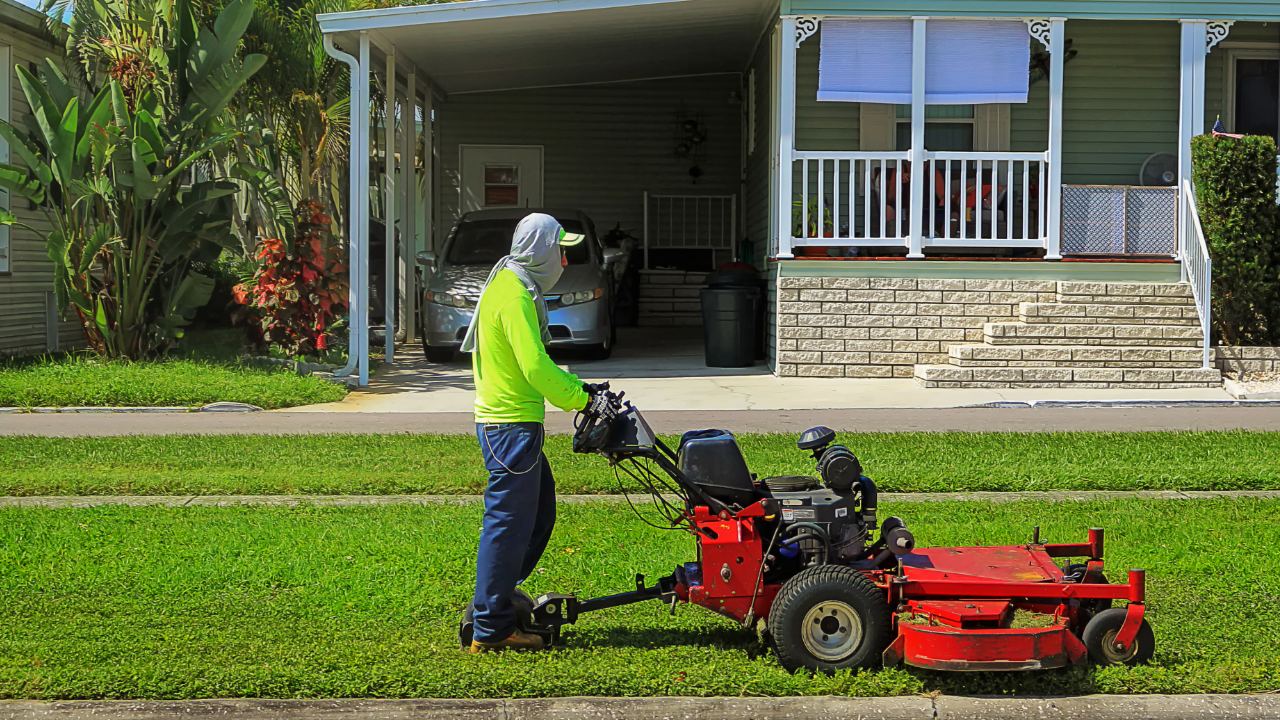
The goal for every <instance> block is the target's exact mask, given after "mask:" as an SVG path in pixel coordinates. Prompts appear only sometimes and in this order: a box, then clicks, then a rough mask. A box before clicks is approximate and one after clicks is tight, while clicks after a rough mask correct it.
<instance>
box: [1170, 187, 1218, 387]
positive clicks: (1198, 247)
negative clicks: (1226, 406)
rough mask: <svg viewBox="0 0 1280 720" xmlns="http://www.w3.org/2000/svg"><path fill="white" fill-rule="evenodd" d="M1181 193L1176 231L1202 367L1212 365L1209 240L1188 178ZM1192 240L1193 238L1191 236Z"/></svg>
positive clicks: (1211, 263) (1211, 289) (1211, 262)
mask: <svg viewBox="0 0 1280 720" xmlns="http://www.w3.org/2000/svg"><path fill="white" fill-rule="evenodd" d="M1182 196H1183V197H1184V198H1186V201H1185V203H1184V204H1185V206H1186V209H1187V212H1186V216H1185V218H1184V220H1183V226H1182V232H1181V233H1179V234H1178V241H1179V253H1178V255H1179V259H1180V260H1181V261H1182V266H1183V269H1184V271H1185V272H1186V274H1187V280H1188V283H1189V284H1190V285H1191V294H1192V295H1193V296H1194V298H1195V302H1196V313H1197V314H1198V315H1199V316H1200V330H1201V333H1202V337H1203V344H1204V367H1205V369H1208V368H1211V367H1213V365H1214V364H1213V362H1212V360H1211V359H1210V355H1211V353H1212V350H1213V349H1212V348H1211V347H1209V329H1210V319H1211V317H1210V310H1211V305H1210V300H1211V295H1212V292H1213V261H1212V260H1211V259H1210V257H1209V243H1208V242H1206V241H1205V238H1204V227H1203V226H1202V225H1201V224H1200V211H1199V209H1197V208H1196V194H1195V187H1194V186H1193V185H1192V184H1191V181H1190V180H1186V179H1184V180H1183V181H1182ZM1193 235H1194V237H1195V242H1192V241H1191V239H1192V236H1193Z"/></svg>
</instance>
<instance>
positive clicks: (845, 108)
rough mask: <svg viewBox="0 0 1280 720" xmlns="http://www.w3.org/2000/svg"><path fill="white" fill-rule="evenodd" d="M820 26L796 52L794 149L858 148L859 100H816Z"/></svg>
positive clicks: (852, 150) (846, 150)
mask: <svg viewBox="0 0 1280 720" xmlns="http://www.w3.org/2000/svg"><path fill="white" fill-rule="evenodd" d="M821 44H822V26H821V24H819V26H818V32H817V33H816V34H815V35H814V36H813V37H811V38H809V39H808V40H805V41H804V42H803V43H801V44H800V48H799V49H798V50H797V52H796V149H797V150H829V151H832V152H854V151H857V150H858V133H859V124H858V107H859V105H858V103H847V102H818V57H819V55H820V54H821V53H820V52H819V49H820V46H821Z"/></svg>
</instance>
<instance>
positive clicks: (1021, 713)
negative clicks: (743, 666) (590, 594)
mask: <svg viewBox="0 0 1280 720" xmlns="http://www.w3.org/2000/svg"><path fill="white" fill-rule="evenodd" d="M1277 717H1280V696H1276V695H1085V696H1076V697H1048V698H1045V697H1024V698H1017V697H1015V698H991V697H965V696H954V695H937V696H924V697H921V696H908V697H887V698H859V697H853V698H844V697H786V698H741V697H738V698H732V697H713V698H701V697H654V698H606V697H568V698H545V699H529V700H501V699H499V700H452V699H418V700H252V699H245V700H187V701H163V700H161V701H140V700H124V701H83V700H82V701H69V702H48V703H45V702H29V701H0V720H37V719H39V720H91V719H92V720H177V719H178V718H234V719H235V720H327V719H329V718H333V719H335V720H692V719H695V718H696V719H697V720H801V719H804V718H830V719H832V720H835V719H837V718H838V719H841V720H843V719H845V718H847V719H848V720H863V719H864V718H875V719H876V720H1026V719H1027V718H1054V719H1055V720H1139V719H1141V720H1201V719H1203V720H1209V719H1210V718H1213V719H1214V720H1218V719H1220V718H1238V719H1239V720H1253V719H1255V718H1257V719H1261V718H1277Z"/></svg>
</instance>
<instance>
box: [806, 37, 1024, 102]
mask: <svg viewBox="0 0 1280 720" xmlns="http://www.w3.org/2000/svg"><path fill="white" fill-rule="evenodd" d="M911 26H912V22H911V21H910V20H896V19H895V20H868V19H834V20H824V21H823V22H822V44H821V49H820V52H821V54H820V58H819V62H818V100H820V101H828V102H870V103H888V104H894V105H910V104H911V34H912V29H911ZM925 29H926V34H925V103H926V104H928V105H977V104H986V103H1025V102H1026V101H1027V84H1028V83H1027V65H1028V64H1029V62H1030V60H1031V41H1030V35H1029V33H1028V32H1027V27H1026V25H1025V24H1024V23H1023V22H1022V21H1021V20H930V21H928V22H927V23H926V25H925Z"/></svg>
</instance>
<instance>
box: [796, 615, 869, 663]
mask: <svg viewBox="0 0 1280 720" xmlns="http://www.w3.org/2000/svg"><path fill="white" fill-rule="evenodd" d="M800 637H801V639H803V640H804V646H805V649H807V650H808V651H809V652H810V653H811V654H812V655H813V656H814V657H816V658H818V659H819V660H823V661H825V662H839V661H840V660H843V659H844V658H846V657H848V656H849V655H851V654H852V653H853V652H854V651H855V650H857V649H858V646H859V645H861V644H862V620H861V619H860V618H859V617H858V614H857V613H856V612H854V610H853V608H852V607H850V606H849V605H848V604H846V603H843V602H840V601H838V600H833V601H829V602H823V603H818V604H817V605H814V606H813V607H812V608H810V610H809V612H808V613H806V614H805V616H804V621H803V623H802V626H801V631H800Z"/></svg>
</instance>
